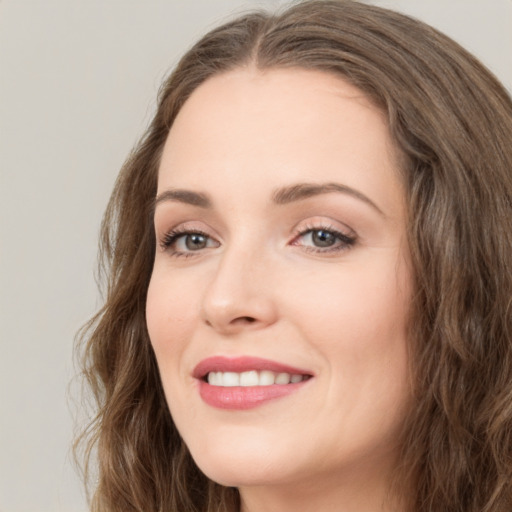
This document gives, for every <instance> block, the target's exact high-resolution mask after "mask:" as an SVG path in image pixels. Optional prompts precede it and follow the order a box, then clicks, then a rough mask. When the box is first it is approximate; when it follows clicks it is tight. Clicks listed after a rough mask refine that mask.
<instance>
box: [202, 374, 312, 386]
mask: <svg viewBox="0 0 512 512" xmlns="http://www.w3.org/2000/svg"><path fill="white" fill-rule="evenodd" d="M207 380H208V384H210V385H212V386H223V387H234V386H245V387H248V386H272V385H273V384H279V385H286V384H290V383H292V384H296V383H298V382H302V381H303V380H305V376H304V375H295V374H293V375H291V374H289V373H284V372H283V373H274V372H271V371H268V370H263V371H261V372H258V371H256V370H250V371H247V372H242V373H236V372H210V373H209V374H208V378H207Z"/></svg>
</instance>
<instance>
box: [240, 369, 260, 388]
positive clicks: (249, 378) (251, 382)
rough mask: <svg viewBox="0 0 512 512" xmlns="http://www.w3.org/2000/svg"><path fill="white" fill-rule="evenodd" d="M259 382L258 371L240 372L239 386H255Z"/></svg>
mask: <svg viewBox="0 0 512 512" xmlns="http://www.w3.org/2000/svg"><path fill="white" fill-rule="evenodd" d="M258 384H259V378H258V372H257V371H250V372H242V373H241V374H240V386H257V385H258Z"/></svg>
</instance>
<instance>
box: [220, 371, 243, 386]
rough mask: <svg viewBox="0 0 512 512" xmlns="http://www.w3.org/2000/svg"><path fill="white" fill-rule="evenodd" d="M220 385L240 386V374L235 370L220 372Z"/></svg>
mask: <svg viewBox="0 0 512 512" xmlns="http://www.w3.org/2000/svg"><path fill="white" fill-rule="evenodd" d="M222 385H223V386H227V387H234V386H240V374H239V373H235V372H224V373H223V374H222Z"/></svg>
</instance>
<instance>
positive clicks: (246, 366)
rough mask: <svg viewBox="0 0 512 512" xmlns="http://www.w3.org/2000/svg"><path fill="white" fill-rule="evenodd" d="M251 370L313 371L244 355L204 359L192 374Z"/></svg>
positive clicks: (300, 373) (301, 372)
mask: <svg viewBox="0 0 512 512" xmlns="http://www.w3.org/2000/svg"><path fill="white" fill-rule="evenodd" d="M251 370H256V371H262V370H268V371H271V372H275V373H289V374H291V375H309V376H312V373H311V371H308V370H304V369H302V368H295V367H293V366H289V365H287V364H283V363H279V362H277V361H271V360H270V359H262V358H260V357H251V356H242V357H226V356H214V357H208V358H207V359H203V360H202V361H201V362H200V363H199V364H198V365H197V366H196V367H195V368H194V370H193V372H192V375H193V377H195V378H196V379H202V378H204V377H205V376H206V375H208V373H210V372H236V373H241V372H247V371H251Z"/></svg>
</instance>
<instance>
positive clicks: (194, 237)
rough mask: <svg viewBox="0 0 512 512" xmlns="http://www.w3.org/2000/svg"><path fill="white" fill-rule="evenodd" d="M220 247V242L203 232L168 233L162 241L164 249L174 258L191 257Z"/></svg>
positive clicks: (176, 231) (174, 231)
mask: <svg viewBox="0 0 512 512" xmlns="http://www.w3.org/2000/svg"><path fill="white" fill-rule="evenodd" d="M219 245H220V244H219V242H217V241H216V240H215V239H213V238H212V237H210V236H209V235H208V234H206V233H203V232H201V231H180V230H173V231H170V232H169V233H166V235H165V236H164V238H163V240H162V247H163V248H164V249H165V250H166V251H169V252H170V253H171V254H172V255H173V256H189V255H191V253H193V252H198V251H201V250H203V249H210V248H214V247H219Z"/></svg>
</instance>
